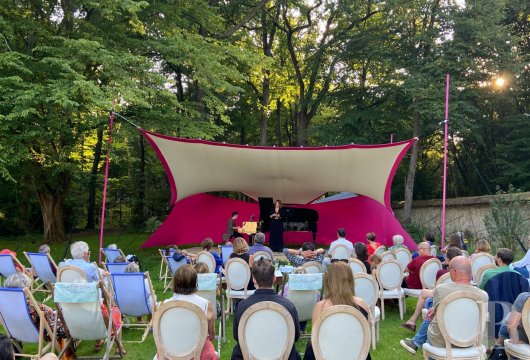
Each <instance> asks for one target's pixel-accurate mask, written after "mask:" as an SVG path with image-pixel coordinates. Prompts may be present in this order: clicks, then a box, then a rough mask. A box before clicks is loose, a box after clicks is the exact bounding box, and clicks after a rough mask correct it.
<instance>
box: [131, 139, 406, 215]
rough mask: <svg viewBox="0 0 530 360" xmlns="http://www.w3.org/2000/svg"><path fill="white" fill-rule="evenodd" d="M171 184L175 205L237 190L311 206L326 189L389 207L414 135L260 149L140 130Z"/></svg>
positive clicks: (172, 198) (253, 195) (172, 203)
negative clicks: (387, 140)
mask: <svg viewBox="0 0 530 360" xmlns="http://www.w3.org/2000/svg"><path fill="white" fill-rule="evenodd" d="M141 131H142V133H143V135H144V136H145V137H146V139H147V140H148V141H149V142H150V144H151V145H152V147H153V148H154V149H155V151H156V152H157V154H158V156H159V158H160V160H161V161H162V164H163V165H164V167H165V169H166V172H167V174H168V178H169V183H170V186H171V201H170V205H174V204H175V203H177V202H179V201H181V200H183V199H185V198H187V197H190V196H192V195H195V194H200V193H205V192H213V191H237V192H242V193H245V194H247V195H248V196H250V197H252V198H254V199H257V198H258V197H272V198H274V199H281V200H282V201H283V202H284V203H287V204H308V203H310V202H311V201H313V200H314V199H316V198H318V197H319V196H321V195H322V194H324V193H326V192H352V193H356V194H360V195H364V196H367V197H369V198H371V199H373V200H375V201H377V202H379V203H380V204H382V205H384V206H385V207H386V208H387V209H390V187H391V184H392V179H393V177H394V174H395V172H396V169H397V167H398V165H399V163H400V161H401V159H402V158H403V156H404V155H405V153H406V152H407V150H408V149H409V148H410V146H412V144H413V143H414V141H415V139H411V140H407V141H402V142H396V143H392V144H381V145H346V146H325V147H312V148H303V147H296V148H294V147H290V148H278V147H258V146H241V145H229V144H220V143H214V142H209V141H203V140H190V139H180V138H174V137H169V136H164V135H160V134H156V133H152V132H149V131H146V130H141Z"/></svg>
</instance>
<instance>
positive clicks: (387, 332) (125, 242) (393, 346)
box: [0, 234, 423, 360]
mask: <svg viewBox="0 0 530 360" xmlns="http://www.w3.org/2000/svg"><path fill="white" fill-rule="evenodd" d="M146 237H147V236H146V235H145V234H109V235H106V236H105V244H106V245H108V244H111V243H116V244H118V246H119V247H120V248H121V249H122V250H123V251H124V253H126V254H127V253H135V254H137V255H138V257H139V258H140V260H141V263H142V268H143V269H144V271H145V270H147V271H149V273H150V275H151V279H152V280H153V285H154V288H155V292H156V294H157V297H158V299H159V300H164V299H167V298H169V297H170V293H163V292H162V291H163V284H162V283H161V282H160V281H158V270H159V267H160V256H159V254H158V251H157V250H156V249H139V246H140V245H141V244H142V243H143V242H144V241H145V239H146ZM73 240H74V241H75V240H83V241H86V242H87V243H88V244H89V246H90V249H91V250H92V256H93V259H92V260H97V258H96V256H97V251H96V249H97V248H98V241H99V236H98V235H97V234H92V235H77V236H74V239H73ZM39 245H40V243H39V238H38V237H36V236H26V237H20V238H16V239H2V240H0V249H3V248H8V249H11V250H13V251H16V252H17V254H18V259H19V260H20V261H21V262H22V263H23V264H26V265H28V263H27V260H26V259H25V257H24V255H23V254H22V252H23V251H36V250H37V249H38V247H39ZM64 253H65V244H58V245H52V257H53V258H54V259H55V261H56V262H57V263H58V262H59V261H60V260H61V259H62V258H63V257H64ZM67 257H70V254H69V253H67ZM37 298H39V294H37ZM415 303H416V300H415V299H412V298H409V299H408V300H407V314H408V315H410V314H411V313H412V311H413V309H414V305H415ZM48 305H53V304H51V303H48ZM400 323H401V320H400V319H399V312H398V310H397V308H396V309H394V308H389V307H388V306H387V307H386V319H385V320H384V321H382V322H381V325H380V334H381V335H380V337H381V340H380V341H379V342H378V344H377V349H376V350H375V351H371V354H372V359H375V360H380V359H381V360H386V359H388V360H395V359H421V358H423V357H422V355H421V351H420V352H419V353H418V354H416V356H412V355H410V354H409V353H408V352H406V351H405V350H404V349H403V348H402V347H401V346H400V345H399V340H400V339H402V338H405V337H411V335H412V333H411V332H409V331H407V330H404V329H402V328H400V327H399V324H400ZM418 325H419V324H418ZM308 329H310V328H308ZM0 331H5V330H4V329H1V330H0ZM232 332H233V329H232V317H229V318H228V321H227V327H226V333H227V339H226V342H224V343H223V344H222V348H221V359H230V354H231V352H232V348H233V346H234V341H233V337H232ZM140 335H141V332H140V331H139V330H129V329H126V330H125V331H124V340H135V339H138V338H139V337H140ZM306 342H307V341H306V340H301V341H299V342H298V344H297V348H298V350H299V351H300V352H303V351H304V350H305V346H306ZM214 345H215V346H216V345H217V344H216V343H214ZM25 349H27V350H32V349H33V347H32V346H30V345H26V346H25ZM125 349H126V350H127V355H126V356H125V359H152V358H153V355H154V354H155V344H154V341H153V337H152V336H148V338H147V339H146V341H145V342H144V343H142V344H137V343H126V344H125ZM78 353H79V355H89V354H91V355H94V343H93V342H84V343H81V345H80V347H79V349H78ZM100 354H101V355H102V354H103V350H101V352H100Z"/></svg>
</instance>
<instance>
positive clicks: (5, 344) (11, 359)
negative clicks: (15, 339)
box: [0, 334, 15, 360]
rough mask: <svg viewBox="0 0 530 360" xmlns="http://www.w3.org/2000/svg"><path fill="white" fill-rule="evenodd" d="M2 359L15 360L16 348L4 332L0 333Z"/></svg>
mask: <svg viewBox="0 0 530 360" xmlns="http://www.w3.org/2000/svg"><path fill="white" fill-rule="evenodd" d="M0 359H2V360H15V349H14V348H13V343H12V342H11V340H10V339H9V337H7V336H6V335H4V334H0Z"/></svg>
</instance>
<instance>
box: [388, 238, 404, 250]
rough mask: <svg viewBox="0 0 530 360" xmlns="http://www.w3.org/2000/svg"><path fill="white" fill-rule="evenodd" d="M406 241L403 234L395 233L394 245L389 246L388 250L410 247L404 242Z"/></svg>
mask: <svg viewBox="0 0 530 360" xmlns="http://www.w3.org/2000/svg"><path fill="white" fill-rule="evenodd" d="M404 241H405V239H403V236H401V235H399V234H398V235H394V236H392V244H393V245H392V246H391V247H389V248H388V250H390V251H394V250H397V249H400V248H405V249H408V248H407V247H406V246H405V245H403V242H404Z"/></svg>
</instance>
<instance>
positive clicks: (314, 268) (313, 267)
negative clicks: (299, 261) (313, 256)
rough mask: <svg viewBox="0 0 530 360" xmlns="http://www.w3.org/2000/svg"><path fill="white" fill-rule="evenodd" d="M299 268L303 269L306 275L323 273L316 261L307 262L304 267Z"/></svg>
mask: <svg viewBox="0 0 530 360" xmlns="http://www.w3.org/2000/svg"><path fill="white" fill-rule="evenodd" d="M300 268H302V269H304V270H305V272H306V273H307V274H318V273H323V272H324V268H323V267H322V264H321V263H319V262H318V261H308V262H306V263H305V264H304V265H302V266H300Z"/></svg>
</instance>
